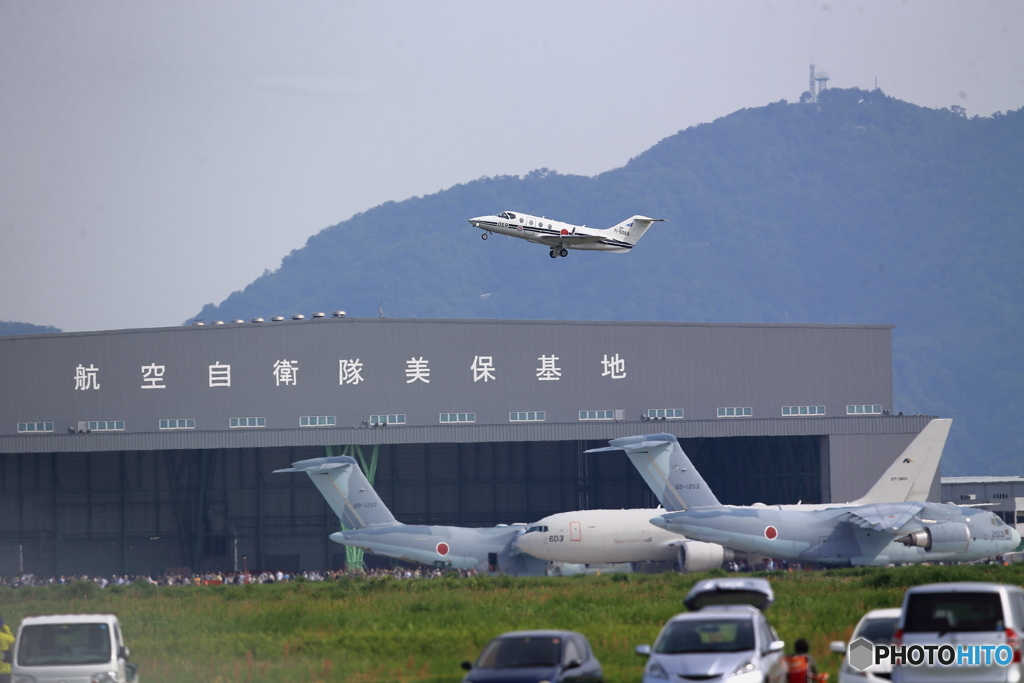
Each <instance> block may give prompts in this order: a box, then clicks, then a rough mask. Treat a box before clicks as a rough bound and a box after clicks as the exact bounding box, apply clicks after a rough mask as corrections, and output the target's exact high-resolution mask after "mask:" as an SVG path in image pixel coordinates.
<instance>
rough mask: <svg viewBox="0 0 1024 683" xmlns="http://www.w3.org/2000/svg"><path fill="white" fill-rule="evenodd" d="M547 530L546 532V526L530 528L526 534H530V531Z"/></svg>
mask: <svg viewBox="0 0 1024 683" xmlns="http://www.w3.org/2000/svg"><path fill="white" fill-rule="evenodd" d="M547 530H548V528H547V527H546V526H531V527H530V528H529V529H527V530H526V533H530V532H531V531H547Z"/></svg>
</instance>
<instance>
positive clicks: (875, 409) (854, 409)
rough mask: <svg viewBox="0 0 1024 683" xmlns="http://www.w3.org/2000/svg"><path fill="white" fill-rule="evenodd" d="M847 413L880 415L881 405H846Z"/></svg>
mask: <svg viewBox="0 0 1024 683" xmlns="http://www.w3.org/2000/svg"><path fill="white" fill-rule="evenodd" d="M846 414H847V415H881V414H882V406H879V405H874V406H846Z"/></svg>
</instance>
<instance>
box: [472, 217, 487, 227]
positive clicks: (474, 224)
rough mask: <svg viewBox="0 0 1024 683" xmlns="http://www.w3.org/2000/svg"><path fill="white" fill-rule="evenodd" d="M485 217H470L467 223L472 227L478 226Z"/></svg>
mask: <svg viewBox="0 0 1024 683" xmlns="http://www.w3.org/2000/svg"><path fill="white" fill-rule="evenodd" d="M486 218H487V217H486V216H477V217H476V218H470V219H469V224H470V225H472V226H473V227H474V228H479V227H480V224H481V223H483V222H484V220H485V219H486Z"/></svg>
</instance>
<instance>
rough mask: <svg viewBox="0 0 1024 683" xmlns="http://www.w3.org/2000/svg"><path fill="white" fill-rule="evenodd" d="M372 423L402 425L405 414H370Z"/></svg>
mask: <svg viewBox="0 0 1024 683" xmlns="http://www.w3.org/2000/svg"><path fill="white" fill-rule="evenodd" d="M370 424H372V425H404V424H405V415H371V416H370Z"/></svg>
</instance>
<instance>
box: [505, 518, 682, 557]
mask: <svg viewBox="0 0 1024 683" xmlns="http://www.w3.org/2000/svg"><path fill="white" fill-rule="evenodd" d="M662 512H664V510H658V509H655V510H580V511H577V512H559V513H557V514H554V515H549V516H548V517H545V518H544V519H541V520H539V521H537V522H535V523H534V524H531V525H530V527H529V529H527V531H526V532H525V533H523V535H522V536H520V537H519V538H518V539H517V540H516V546H517V547H518V548H519V549H520V550H521V551H523V552H524V553H529V554H530V555H533V556H534V557H539V558H542V559H544V560H548V561H552V562H568V563H572V564H612V563H617V562H663V561H673V560H675V559H676V553H677V549H676V546H677V545H678V544H679V543H680V542H682V541H683V540H685V539H683V538H681V537H680V536H679V534H677V533H674V532H672V531H668V530H666V529H659V528H658V527H656V526H654V525H653V524H651V522H650V519H651V517H654V516H656V515H658V514H659V513H662Z"/></svg>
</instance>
